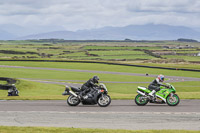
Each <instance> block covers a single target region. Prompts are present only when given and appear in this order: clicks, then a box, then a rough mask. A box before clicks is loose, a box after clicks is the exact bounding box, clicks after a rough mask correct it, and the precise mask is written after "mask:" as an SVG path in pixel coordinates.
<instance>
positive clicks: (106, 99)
mask: <svg viewBox="0 0 200 133" xmlns="http://www.w3.org/2000/svg"><path fill="white" fill-rule="evenodd" d="M97 103H98V105H99V106H100V107H107V106H108V105H109V104H110V103H111V98H110V96H109V95H102V96H100V97H99V98H98V100H97Z"/></svg>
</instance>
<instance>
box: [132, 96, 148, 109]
mask: <svg viewBox="0 0 200 133" xmlns="http://www.w3.org/2000/svg"><path fill="white" fill-rule="evenodd" d="M142 97H144V96H143V95H141V94H138V95H137V96H136V97H135V103H136V104H137V105H138V106H144V105H146V104H147V103H148V102H149V100H148V99H146V98H144V99H142Z"/></svg>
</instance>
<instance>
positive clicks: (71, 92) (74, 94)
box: [69, 91, 78, 97]
mask: <svg viewBox="0 0 200 133" xmlns="http://www.w3.org/2000/svg"><path fill="white" fill-rule="evenodd" d="M69 93H70V94H72V95H73V96H75V97H78V95H76V93H74V92H73V91H69Z"/></svg>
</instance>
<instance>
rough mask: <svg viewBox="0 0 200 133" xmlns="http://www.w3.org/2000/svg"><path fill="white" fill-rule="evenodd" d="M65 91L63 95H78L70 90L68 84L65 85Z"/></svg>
mask: <svg viewBox="0 0 200 133" xmlns="http://www.w3.org/2000/svg"><path fill="white" fill-rule="evenodd" d="M65 92H67V94H63V95H73V96H75V97H78V95H77V94H76V93H74V92H73V91H71V90H70V89H69V87H68V86H66V88H65Z"/></svg>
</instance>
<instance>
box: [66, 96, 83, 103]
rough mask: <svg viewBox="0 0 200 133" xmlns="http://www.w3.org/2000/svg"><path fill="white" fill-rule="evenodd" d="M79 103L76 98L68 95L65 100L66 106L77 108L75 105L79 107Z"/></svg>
mask: <svg viewBox="0 0 200 133" xmlns="http://www.w3.org/2000/svg"><path fill="white" fill-rule="evenodd" d="M80 102H81V101H80V99H79V98H78V97H75V96H73V95H70V96H69V97H68V98H67V104H68V105H70V106H77V105H79V103H80Z"/></svg>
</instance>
